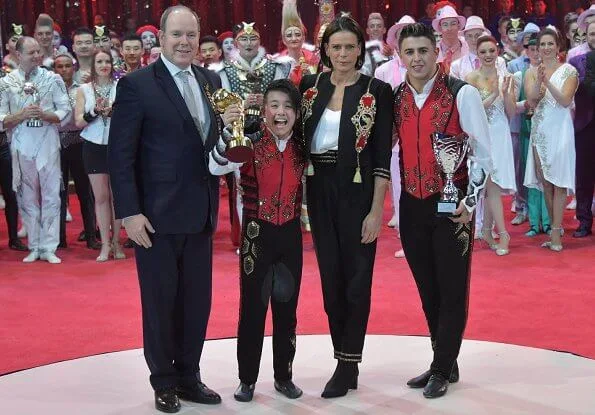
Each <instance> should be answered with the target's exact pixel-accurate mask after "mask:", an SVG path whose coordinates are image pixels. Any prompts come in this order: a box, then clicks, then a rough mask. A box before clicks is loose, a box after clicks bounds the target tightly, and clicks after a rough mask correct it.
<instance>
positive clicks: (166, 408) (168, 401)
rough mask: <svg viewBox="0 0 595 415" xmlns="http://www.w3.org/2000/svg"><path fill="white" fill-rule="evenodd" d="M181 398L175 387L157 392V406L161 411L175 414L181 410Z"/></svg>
mask: <svg viewBox="0 0 595 415" xmlns="http://www.w3.org/2000/svg"><path fill="white" fill-rule="evenodd" d="M181 407H182V405H180V400H179V399H178V395H176V392H175V391H174V390H173V389H167V390H163V391H159V392H155V408H157V409H158V410H160V411H161V412H166V413H168V414H174V413H176V412H179V411H180V408H181Z"/></svg>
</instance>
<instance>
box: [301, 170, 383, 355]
mask: <svg viewBox="0 0 595 415" xmlns="http://www.w3.org/2000/svg"><path fill="white" fill-rule="evenodd" d="M314 171H315V174H314V176H308V177H307V179H306V180H307V182H306V192H307V200H308V214H309V216H310V224H311V226H312V238H313V240H314V248H315V251H316V258H317V260H318V268H319V271H320V278H321V281H322V297H323V300H324V310H325V311H326V314H327V317H328V322H329V329H330V332H331V338H332V340H333V347H334V349H335V352H334V357H335V359H338V360H340V361H344V362H354V363H358V362H361V360H362V350H363V347H364V339H365V336H366V330H367V327H368V317H369V315H370V298H371V291H372V271H373V269H374V259H375V256H376V242H373V243H371V244H362V243H361V225H362V222H363V220H364V218H365V217H366V215H367V214H368V212H369V208H370V207H369V206H363V204H360V203H358V202H357V201H350V200H348V199H347V198H346V197H345V195H344V194H342V192H341V191H340V189H339V180H340V171H339V170H338V169H336V168H335V165H334V164H324V163H314ZM358 186H361V184H359V185H358Z"/></svg>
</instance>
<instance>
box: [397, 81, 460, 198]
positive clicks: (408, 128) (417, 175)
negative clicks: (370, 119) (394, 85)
mask: <svg viewBox="0 0 595 415" xmlns="http://www.w3.org/2000/svg"><path fill="white" fill-rule="evenodd" d="M447 80H448V76H447V75H445V74H444V72H442V71H439V73H438V75H437V76H436V80H435V81H434V85H433V87H432V91H431V92H430V95H429V96H428V99H427V100H426V102H425V103H424V105H423V106H422V108H421V109H418V108H417V105H416V104H415V97H414V95H413V92H412V91H411V87H410V86H409V85H408V84H407V83H405V82H404V83H403V84H401V87H399V89H398V90H397V94H396V96H395V108H394V110H395V114H396V119H395V122H396V128H397V133H398V137H399V146H400V168H401V181H402V188H403V190H404V191H406V192H407V193H409V194H411V195H412V196H414V197H416V198H418V199H426V198H428V197H430V196H432V195H434V194H436V193H438V192H440V191H441V190H442V188H443V187H444V178H443V177H444V176H443V174H442V173H441V170H440V167H438V164H437V162H436V158H435V156H434V150H433V149H432V138H431V134H432V133H434V132H441V133H446V134H448V135H458V134H460V133H462V132H463V130H462V129H461V126H460V124H459V112H458V109H457V104H456V97H455V95H454V94H453V92H452V91H451V90H450V88H448V86H447ZM454 179H455V182H460V181H461V180H463V181H466V179H467V163H466V162H463V163H462V164H461V167H460V168H459V170H458V171H457V173H456V174H455V178H454Z"/></svg>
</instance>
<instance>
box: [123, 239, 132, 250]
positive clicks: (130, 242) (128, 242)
mask: <svg viewBox="0 0 595 415" xmlns="http://www.w3.org/2000/svg"><path fill="white" fill-rule="evenodd" d="M123 246H124V248H134V241H133V240H132V239H130V238H128V239H127V240H126V242H124V245H123Z"/></svg>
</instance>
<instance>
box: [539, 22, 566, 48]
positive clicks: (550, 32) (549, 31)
mask: <svg viewBox="0 0 595 415" xmlns="http://www.w3.org/2000/svg"><path fill="white" fill-rule="evenodd" d="M547 35H550V36H552V37H553V38H554V41H555V42H556V46H561V45H560V37H559V36H558V32H556V31H555V30H553V29H550V28H548V27H546V28H545V29H543V30H542V31H541V32H539V35H538V36H537V46H539V44H540V43H541V38H542V37H544V36H547Z"/></svg>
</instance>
